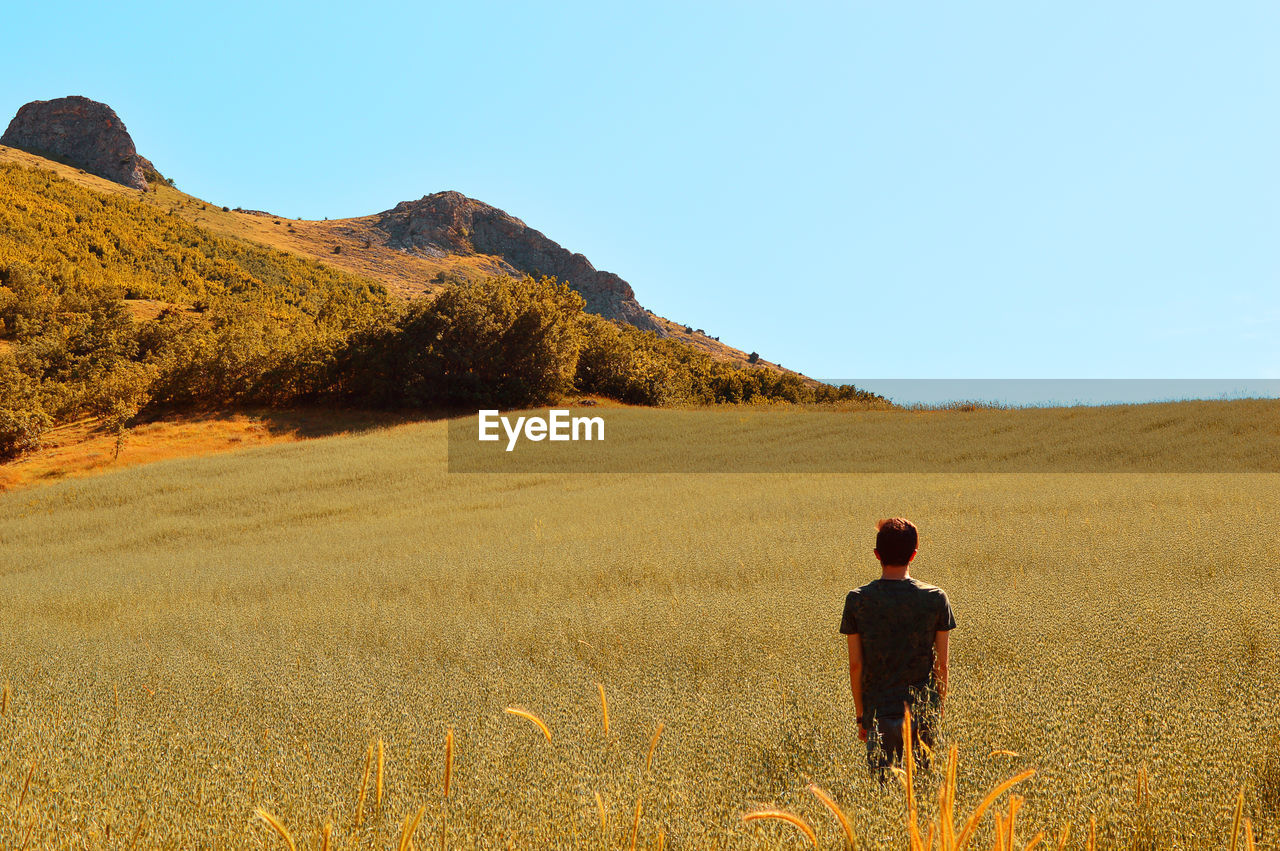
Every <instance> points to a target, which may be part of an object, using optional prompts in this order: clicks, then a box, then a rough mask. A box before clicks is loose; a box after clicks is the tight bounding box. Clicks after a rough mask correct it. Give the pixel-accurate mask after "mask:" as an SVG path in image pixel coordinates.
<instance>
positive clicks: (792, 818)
mask: <svg viewBox="0 0 1280 851" xmlns="http://www.w3.org/2000/svg"><path fill="white" fill-rule="evenodd" d="M742 820H743V821H745V822H753V821H782V822H786V823H787V824H790V825H793V826H794V827H795V828H796V829H797V830H799V831H800V833H801V834H803V835H804V838H805V839H807V840H809V844H810V845H811V846H813V847H814V848H817V847H818V836H817V834H815V833H814V832H813V828H812V827H810V826H809V823H808V822H807V821H805V820H804V819H802V818H800V816H798V815H796V814H795V813H789V812H787V811H786V810H774V809H768V808H764V809H758V810H750V811H749V812H745V813H743V814H742Z"/></svg>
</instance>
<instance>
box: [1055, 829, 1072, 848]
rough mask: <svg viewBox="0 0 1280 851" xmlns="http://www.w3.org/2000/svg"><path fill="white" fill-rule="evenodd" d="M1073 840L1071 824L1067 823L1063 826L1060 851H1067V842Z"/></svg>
mask: <svg viewBox="0 0 1280 851" xmlns="http://www.w3.org/2000/svg"><path fill="white" fill-rule="evenodd" d="M1070 838H1071V822H1067V823H1066V824H1064V825H1063V826H1062V833H1061V834H1060V835H1059V836H1058V851H1067V840H1068V839H1070Z"/></svg>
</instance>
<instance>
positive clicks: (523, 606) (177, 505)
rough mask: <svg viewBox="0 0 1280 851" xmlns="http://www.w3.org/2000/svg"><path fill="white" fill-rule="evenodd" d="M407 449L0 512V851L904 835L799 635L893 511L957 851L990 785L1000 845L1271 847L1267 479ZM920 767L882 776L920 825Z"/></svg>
mask: <svg viewBox="0 0 1280 851" xmlns="http://www.w3.org/2000/svg"><path fill="white" fill-rule="evenodd" d="M446 451H447V447H446V426H445V424H444V423H441V422H434V423H425V424H419V425H412V426H399V427H395V428H389V429H385V430H378V431H371V432H368V433H365V434H361V435H356V436H344V437H333V438H326V439H323V440H315V441H308V442H303V443H297V444H286V445H276V446H268V447H261V448H255V449H249V450H244V451H241V452H237V453H232V454H227V455H220V456H213V457H205V458H198V459H188V460H178V461H166V462H163V463H158V464H154V465H149V466H145V467H137V468H131V469H128V470H123V471H120V472H116V473H111V474H107V475H103V476H100V477H97V478H90V479H78V480H71V481H65V482H61V483H59V484H56V485H51V486H48V487H45V488H40V489H35V490H28V491H16V492H12V493H8V494H3V495H0V622H2V623H3V624H4V627H3V629H4V640H3V642H0V688H3V689H4V694H3V705H2V706H0V845H2V846H3V847H6V848H22V847H28V848H85V849H97V848H103V849H106V848H112V849H114V848H286V847H288V844H287V843H288V842H289V841H292V842H293V843H294V846H295V847H296V848H322V847H330V848H334V849H338V848H407V847H410V846H412V847H416V848H419V849H426V848H432V847H442V846H443V847H447V848H499V849H500V848H535V849H537V848H632V847H634V848H645V849H651V848H659V847H663V848H669V849H700V848H735V849H764V848H802V847H808V845H809V840H808V839H807V838H806V835H805V833H804V831H803V830H801V829H799V828H798V827H797V826H796V825H794V824H791V823H788V822H786V821H784V820H781V819H777V818H751V819H744V818H743V816H744V814H750V813H758V811H760V810H766V811H768V810H779V811H782V812H785V813H787V814H790V815H793V816H795V817H796V818H798V819H800V820H802V821H803V822H804V823H805V825H806V826H808V827H810V828H811V829H812V830H813V832H814V839H815V840H816V843H817V845H818V847H821V848H833V849H834V848H843V847H845V833H844V830H843V828H842V826H841V824H840V823H839V821H838V820H837V818H836V817H835V815H834V811H833V810H832V809H831V808H829V807H828V806H827V805H826V804H824V803H823V801H822V800H820V798H819V797H818V796H817V795H816V794H814V793H813V792H811V791H810V790H809V788H808V787H809V785H810V784H816V786H818V787H820V788H821V789H822V790H825V792H826V793H829V795H830V798H831V800H832V802H833V803H834V804H835V805H836V807H838V808H839V810H840V811H841V812H842V813H843V814H844V815H845V816H846V817H847V820H848V823H849V827H850V830H851V832H852V834H853V835H854V837H855V838H856V841H857V847H858V848H886V849H888V848H894V849H896V848H905V847H908V842H907V830H906V827H905V825H906V821H907V816H908V809H907V799H906V795H905V791H904V788H903V786H902V785H901V784H899V783H896V782H890V783H889V784H887V785H885V786H881V785H880V784H879V783H877V782H876V781H874V780H873V779H871V778H870V777H869V776H868V775H867V773H866V771H865V768H864V766H863V755H862V745H861V743H859V742H858V741H857V738H856V735H855V728H854V724H853V720H852V718H853V714H854V713H853V707H852V701H851V698H850V697H849V693H848V683H847V670H846V667H845V658H844V642H843V639H842V637H841V636H840V635H839V634H838V633H837V631H836V629H837V624H838V618H839V615H840V609H841V605H842V601H843V595H844V593H845V592H846V591H847V590H848V589H849V588H851V587H853V586H855V585H858V584H861V583H863V582H865V581H867V580H869V579H871V578H874V576H875V575H877V573H876V567H875V562H874V560H873V558H872V556H871V552H870V550H871V547H872V539H873V534H874V531H873V525H872V524H873V523H874V521H875V520H876V519H878V518H880V517H884V516H891V515H896V514H902V515H906V516H908V517H911V518H912V519H913V520H914V521H915V522H916V523H917V524H918V525H919V526H920V529H921V535H922V540H921V551H920V556H919V558H918V559H917V560H916V562H915V564H914V565H913V575H915V576H918V577H919V578H922V579H924V580H925V581H929V582H933V583H936V584H939V585H941V586H943V587H944V588H946V589H947V590H948V592H949V594H950V596H951V598H952V602H953V605H954V607H955V612H956V617H957V620H958V623H959V628H958V629H957V630H956V632H955V633H954V635H953V638H952V673H951V696H950V698H949V703H948V708H947V717H946V720H945V726H944V729H943V734H942V741H941V747H942V748H944V749H949V748H951V747H952V746H954V747H955V749H956V753H957V756H958V766H959V767H958V771H957V775H956V778H957V779H956V783H955V789H954V797H955V804H954V808H955V811H956V813H957V814H965V813H968V812H970V811H972V810H973V809H974V807H975V806H976V805H977V804H978V802H979V801H980V800H981V799H982V798H983V796H984V795H986V793H987V792H988V791H989V790H991V789H992V788H993V787H995V786H996V785H997V784H999V783H1001V782H1003V781H1005V780H1008V779H1010V778H1013V777H1015V776H1017V775H1020V774H1025V772H1027V771H1028V770H1029V769H1034V770H1035V773H1034V775H1033V776H1029V777H1026V778H1025V779H1023V780H1022V781H1021V782H1019V783H1018V784H1017V786H1016V787H1015V788H1014V789H1013V790H1012V791H1011V792H1010V793H1006V794H1005V795H1004V796H1002V797H1001V798H1000V799H999V800H998V801H997V802H996V804H995V805H994V807H993V809H992V810H990V811H989V812H988V814H987V815H986V816H985V817H984V818H983V820H982V822H981V823H980V824H979V826H978V829H977V833H976V834H975V837H974V845H973V846H972V847H982V848H987V847H992V846H993V843H994V842H995V841H996V840H995V837H994V834H993V826H994V824H995V821H994V818H993V815H994V814H995V813H996V811H997V810H999V811H1000V812H1002V813H1006V814H1007V813H1008V809H1009V807H1010V805H1011V802H1015V803H1016V800H1018V799H1011V798H1009V795H1010V794H1012V793H1014V792H1016V794H1017V795H1019V796H1021V800H1022V803H1021V809H1020V811H1018V812H1017V820H1016V824H1015V825H1014V831H1013V832H1014V833H1015V834H1016V837H1015V840H1016V841H1015V844H1014V845H1013V846H1012V847H1016V848H1019V849H1021V848H1023V847H1025V846H1026V845H1027V844H1028V843H1029V842H1030V841H1031V840H1032V839H1033V837H1035V836H1036V834H1037V833H1039V832H1044V834H1045V836H1046V843H1047V844H1046V845H1044V846H1042V847H1058V838H1059V836H1060V831H1061V830H1062V828H1063V827H1064V826H1070V829H1071V835H1070V837H1069V838H1068V840H1067V842H1066V846H1065V847H1068V848H1075V849H1082V848H1085V847H1087V843H1089V841H1090V840H1089V832H1090V828H1089V825H1090V821H1091V820H1092V821H1093V823H1094V831H1095V833H1096V846H1095V847H1097V848H1151V849H1155V848H1162V849H1163V848H1188V849H1192V848H1227V847H1231V844H1232V833H1233V822H1234V820H1235V815H1236V808H1237V803H1238V796H1239V795H1240V793H1241V790H1243V795H1244V797H1243V804H1242V806H1241V809H1240V812H1241V815H1242V817H1243V818H1247V819H1249V823H1250V828H1251V830H1252V832H1253V835H1254V837H1255V842H1256V847H1259V848H1280V665H1278V663H1280V637H1277V636H1278V631H1277V629H1276V624H1277V623H1280V579H1277V573H1276V564H1277V562H1278V561H1280V520H1278V518H1280V476H1277V474H1275V473H1233V474H1226V473H1221V474H1216V473H1181V474H1173V473H1124V474H1106V473H1088V474H1083V473H1064V472H1058V473H978V472H972V473H954V472H933V473H913V474H893V473H863V474H822V473H809V474H764V473H761V474H748V473H737V474H715V473H699V474H648V473H640V472H637V473H629V474H574V475H570V474H556V473H526V474H484V475H464V474H456V473H455V474H450V473H448V472H447V463H446ZM509 709H515V710H519V712H523V713H526V714H524V715H521V714H519V713H517V712H509V711H508V710H509ZM606 714H607V730H606V720H605V719H606ZM533 719H536V720H537V721H538V722H541V723H542V724H544V725H545V728H546V729H545V732H544V730H543V729H542V727H541V726H539V724H538V723H535V721H534V720H533ZM446 739H448V740H449V746H448V750H449V760H448V768H446ZM446 772H447V776H448V780H446ZM944 775H945V772H944V771H943V770H941V769H939V770H935V771H933V772H930V773H922V774H919V775H917V776H916V777H914V779H913V781H914V795H915V798H916V801H917V803H918V808H919V813H918V818H919V820H920V822H921V824H924V823H926V822H927V821H930V820H934V819H936V811H937V794H938V787H939V784H940V782H941V779H942V778H943V776H944ZM446 784H447V787H448V794H447V797H446V795H445V790H446ZM637 805H639V806H637ZM259 811H261V813H260V812H259ZM637 813H638V816H637ZM273 820H274V821H275V822H276V823H277V824H278V826H279V827H278V828H276V827H273V826H272V824H271V823H270V822H271V821H273ZM1003 827H1004V828H1005V829H1007V824H1006V825H1003ZM1236 832H1237V840H1236V841H1237V845H1238V847H1240V848H1243V847H1244V846H1245V838H1244V837H1243V829H1242V828H1237V831H1236ZM286 835H287V836H288V837H290V838H289V839H288V840H286V838H285V837H286ZM1000 841H1001V843H1002V844H1001V846H1000V847H1010V846H1009V845H1008V844H1007V843H1006V841H1005V840H1004V839H1002V840H1000Z"/></svg>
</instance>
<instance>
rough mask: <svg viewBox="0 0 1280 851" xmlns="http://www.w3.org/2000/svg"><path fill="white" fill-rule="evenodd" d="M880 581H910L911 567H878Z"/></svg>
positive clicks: (905, 565) (906, 565)
mask: <svg viewBox="0 0 1280 851" xmlns="http://www.w3.org/2000/svg"><path fill="white" fill-rule="evenodd" d="M880 578H881V579H910V578H911V565H908V564H904V565H902V566H901V567H889V566H888V565H883V564H882V565H880Z"/></svg>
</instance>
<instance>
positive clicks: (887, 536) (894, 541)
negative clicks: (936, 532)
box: [875, 517, 920, 567]
mask: <svg viewBox="0 0 1280 851" xmlns="http://www.w3.org/2000/svg"><path fill="white" fill-rule="evenodd" d="M919 543H920V533H919V532H918V531H917V530H916V526H915V524H914V523H912V522H911V521H910V520H908V519H907V518H905V517H892V518H890V519H888V520H881V521H880V522H879V523H877V524H876V551H875V552H876V558H878V559H880V564H881V565H882V566H884V567H906V566H907V565H908V564H910V563H911V559H913V558H915V556H916V547H917V545H918V544H919Z"/></svg>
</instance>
